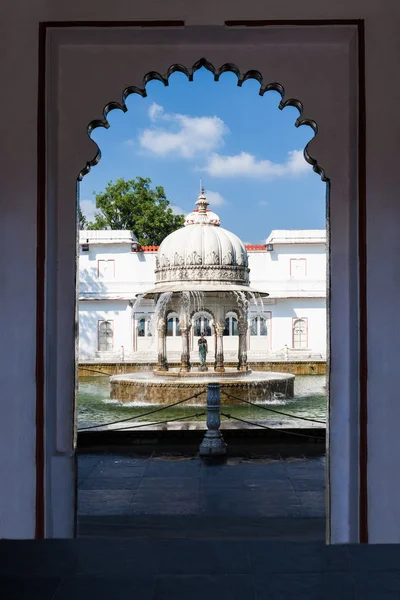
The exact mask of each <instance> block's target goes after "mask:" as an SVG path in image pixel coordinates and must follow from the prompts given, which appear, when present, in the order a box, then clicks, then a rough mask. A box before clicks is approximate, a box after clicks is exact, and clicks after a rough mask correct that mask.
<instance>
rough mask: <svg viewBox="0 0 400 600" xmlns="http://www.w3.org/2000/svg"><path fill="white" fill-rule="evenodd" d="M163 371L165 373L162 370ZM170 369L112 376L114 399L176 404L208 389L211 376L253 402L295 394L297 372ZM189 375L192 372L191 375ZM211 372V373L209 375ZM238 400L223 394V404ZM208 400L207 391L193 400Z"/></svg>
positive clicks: (199, 401)
mask: <svg viewBox="0 0 400 600" xmlns="http://www.w3.org/2000/svg"><path fill="white" fill-rule="evenodd" d="M161 373H162V374H161ZM166 373H169V372H160V374H157V375H154V374H153V373H143V372H142V373H129V374H126V375H113V376H112V377H110V385H111V399H113V400H118V401H119V402H140V403H145V404H173V403H174V402H178V401H179V400H184V399H185V398H188V397H189V396H192V395H194V394H197V393H198V392H201V391H206V389H207V383H208V382H209V381H208V379H211V382H212V383H219V384H220V386H221V391H224V392H226V393H228V394H233V395H234V396H237V397H238V398H240V399H243V400H248V401H250V402H263V401H267V400H273V399H276V398H293V395H294V380H295V376H294V375H291V374H288V373H274V372H269V371H257V372H253V373H252V372H249V371H243V372H240V371H237V370H235V369H231V370H227V371H226V372H225V373H215V372H214V371H212V370H211V369H210V371H206V372H203V373H201V372H198V373H196V372H194V371H190V372H189V373H185V374H179V373H178V372H177V373H176V374H175V373H174V375H172V376H171V375H167V374H166ZM188 375H189V376H188ZM207 376H208V377H207ZM235 402H237V401H235V400H232V399H231V398H228V397H227V396H225V394H221V404H225V405H232V404H235ZM190 403H191V404H200V405H201V404H204V405H205V403H206V394H205V393H204V395H202V396H200V397H199V398H196V399H195V400H193V401H191V402H190Z"/></svg>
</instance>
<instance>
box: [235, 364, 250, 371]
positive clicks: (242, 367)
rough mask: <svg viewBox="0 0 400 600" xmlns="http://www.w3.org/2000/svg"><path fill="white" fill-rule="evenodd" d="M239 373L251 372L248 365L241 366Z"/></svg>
mask: <svg viewBox="0 0 400 600" xmlns="http://www.w3.org/2000/svg"><path fill="white" fill-rule="evenodd" d="M237 369H238V371H248V370H249V366H248V365H240V366H238V368H237Z"/></svg>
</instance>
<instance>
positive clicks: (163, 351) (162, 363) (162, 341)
mask: <svg viewBox="0 0 400 600" xmlns="http://www.w3.org/2000/svg"><path fill="white" fill-rule="evenodd" d="M157 333H158V362H157V369H158V370H159V371H168V362H167V338H166V333H167V323H166V320H165V318H164V317H163V318H160V319H159V321H158V323H157Z"/></svg>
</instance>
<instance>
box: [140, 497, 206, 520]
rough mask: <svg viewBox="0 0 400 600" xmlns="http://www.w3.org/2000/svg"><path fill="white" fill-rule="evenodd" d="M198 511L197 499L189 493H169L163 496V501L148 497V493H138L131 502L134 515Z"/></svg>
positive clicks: (191, 513)
mask: <svg viewBox="0 0 400 600" xmlns="http://www.w3.org/2000/svg"><path fill="white" fill-rule="evenodd" d="M199 512H200V505H199V499H198V498H193V496H192V495H191V494H188V495H187V496H182V495H179V494H176V495H174V496H172V495H171V494H170V495H168V497H167V498H165V503H163V501H162V497H160V498H150V499H148V495H147V494H146V495H139V496H138V498H135V500H134V501H133V503H132V514H134V515H166V516H168V515H196V514H199Z"/></svg>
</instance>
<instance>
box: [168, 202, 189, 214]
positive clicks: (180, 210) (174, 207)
mask: <svg viewBox="0 0 400 600" xmlns="http://www.w3.org/2000/svg"><path fill="white" fill-rule="evenodd" d="M170 209H171V210H172V212H173V213H174V215H185V214H186V213H187V212H188V211H187V210H183V208H181V207H180V206H177V205H176V204H171V206H170Z"/></svg>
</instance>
